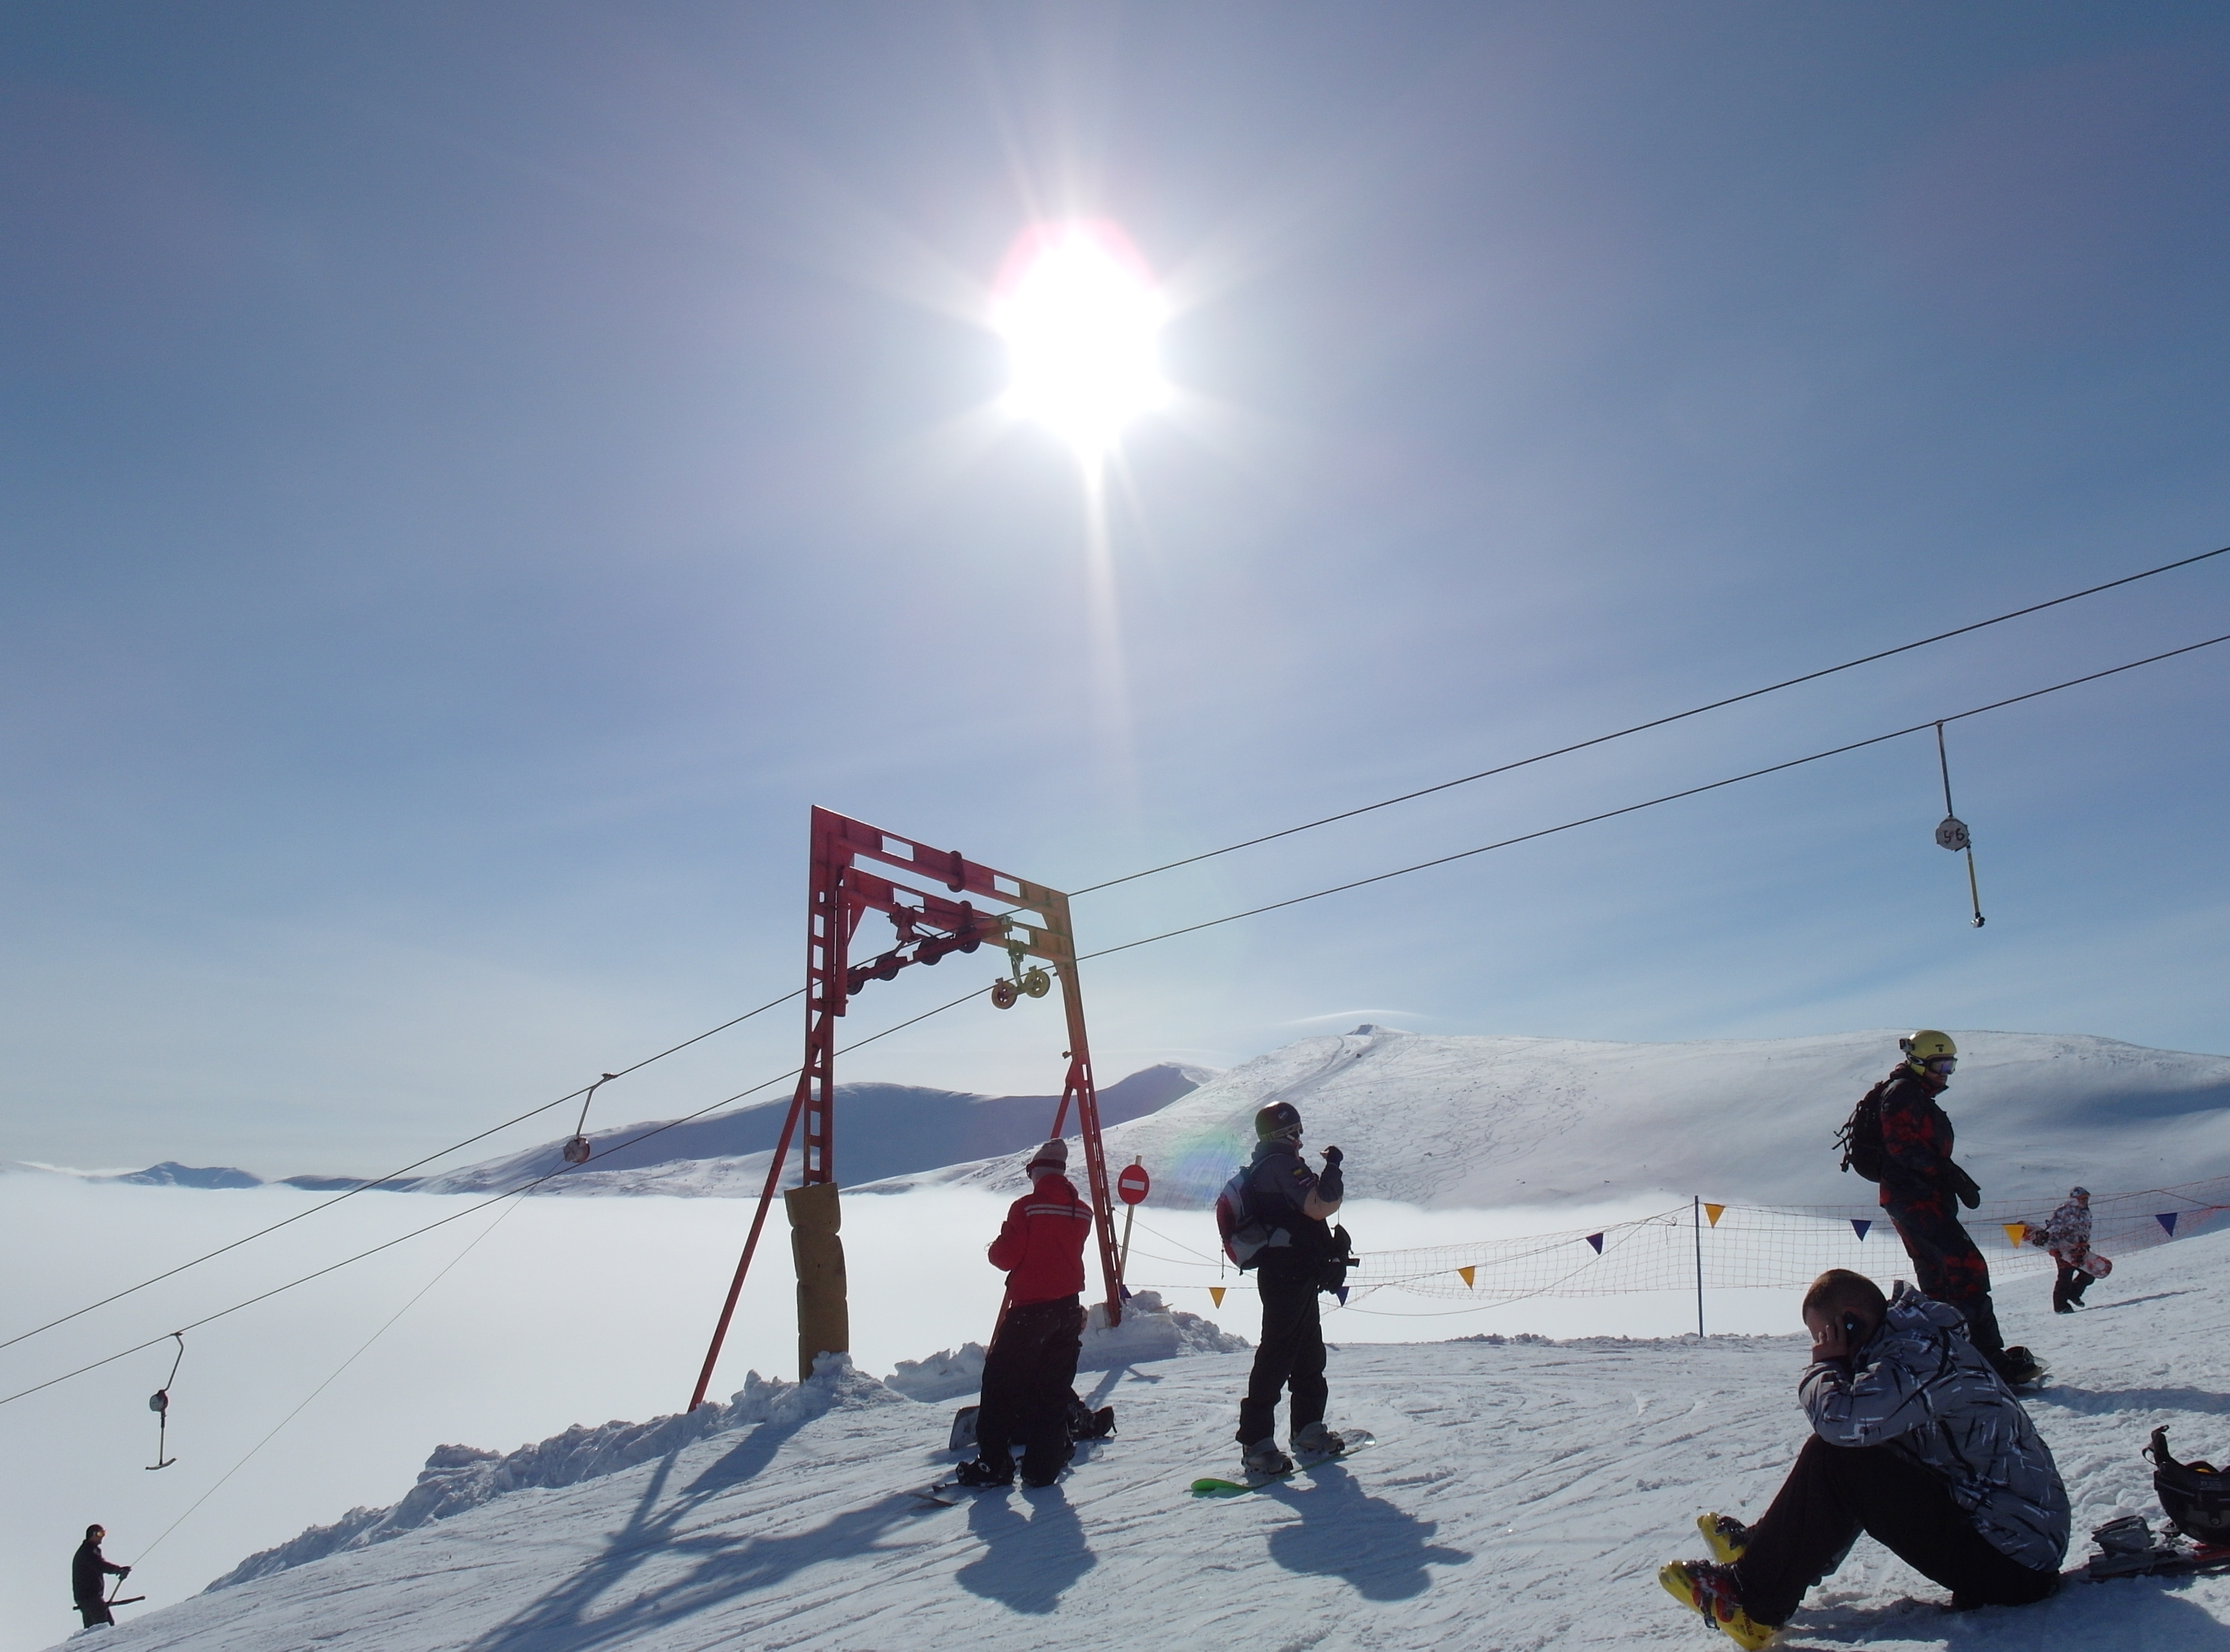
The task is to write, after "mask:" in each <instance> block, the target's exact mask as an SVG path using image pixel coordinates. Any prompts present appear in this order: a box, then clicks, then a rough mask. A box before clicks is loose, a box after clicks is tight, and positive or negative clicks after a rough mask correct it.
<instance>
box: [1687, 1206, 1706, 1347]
mask: <svg viewBox="0 0 2230 1652" xmlns="http://www.w3.org/2000/svg"><path fill="white" fill-rule="evenodd" d="M1689 1197H1690V1200H1691V1207H1690V1210H1689V1215H1690V1218H1692V1220H1693V1221H1694V1223H1695V1225H1696V1340H1698V1342H1701V1341H1702V1340H1704V1196H1703V1195H1702V1194H1701V1193H1693V1194H1691V1195H1690V1196H1689Z"/></svg>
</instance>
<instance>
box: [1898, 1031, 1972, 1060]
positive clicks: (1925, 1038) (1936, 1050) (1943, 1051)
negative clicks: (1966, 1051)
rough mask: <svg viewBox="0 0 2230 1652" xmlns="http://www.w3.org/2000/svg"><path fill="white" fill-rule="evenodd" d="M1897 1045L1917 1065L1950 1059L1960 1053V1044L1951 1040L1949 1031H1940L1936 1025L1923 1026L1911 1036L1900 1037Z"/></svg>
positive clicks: (1907, 1058) (1906, 1057)
mask: <svg viewBox="0 0 2230 1652" xmlns="http://www.w3.org/2000/svg"><path fill="white" fill-rule="evenodd" d="M1897 1047H1898V1049H1900V1050H1902V1051H1905V1059H1906V1060H1907V1061H1909V1062H1911V1064H1913V1065H1914V1066H1915V1067H1925V1066H1926V1065H1927V1064H1929V1063H1930V1062H1931V1061H1939V1060H1950V1059H1951V1058H1954V1057H1956V1056H1957V1055H1958V1053H1959V1046H1958V1045H1956V1044H1954V1043H1952V1042H1951V1035H1950V1033H1948V1032H1937V1030H1936V1029H1935V1028H1934V1027H1923V1028H1921V1029H1920V1031H1919V1032H1916V1033H1914V1034H1913V1035H1912V1036H1911V1038H1899V1039H1898V1041H1897Z"/></svg>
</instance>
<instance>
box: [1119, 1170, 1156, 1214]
mask: <svg viewBox="0 0 2230 1652" xmlns="http://www.w3.org/2000/svg"><path fill="white" fill-rule="evenodd" d="M1151 1186H1153V1183H1152V1182H1150V1181H1149V1180H1147V1179H1146V1167H1145V1166H1144V1165H1128V1166H1125V1167H1124V1171H1123V1173H1122V1174H1121V1175H1119V1176H1118V1177H1116V1178H1115V1192H1116V1194H1117V1196H1118V1197H1119V1198H1120V1199H1122V1201H1123V1202H1124V1203H1125V1205H1138V1204H1143V1203H1144V1202H1145V1198H1146V1192H1147V1190H1148V1189H1149V1188H1150V1187H1151Z"/></svg>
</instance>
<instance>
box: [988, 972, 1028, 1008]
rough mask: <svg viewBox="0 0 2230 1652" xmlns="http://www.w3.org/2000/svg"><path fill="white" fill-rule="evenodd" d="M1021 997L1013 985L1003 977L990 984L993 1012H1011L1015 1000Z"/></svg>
mask: <svg viewBox="0 0 2230 1652" xmlns="http://www.w3.org/2000/svg"><path fill="white" fill-rule="evenodd" d="M1021 996H1022V994H1021V993H1018V992H1017V991H1016V990H1015V983H1014V982H1012V981H1010V980H1007V979H1006V977H1005V976H1003V975H1002V976H1001V977H1000V978H999V979H998V980H995V981H993V982H992V983H991V1007H992V1008H993V1009H995V1010H1011V1009H1012V1008H1014V1007H1015V1000H1016V999H1017V998H1019V997H1021Z"/></svg>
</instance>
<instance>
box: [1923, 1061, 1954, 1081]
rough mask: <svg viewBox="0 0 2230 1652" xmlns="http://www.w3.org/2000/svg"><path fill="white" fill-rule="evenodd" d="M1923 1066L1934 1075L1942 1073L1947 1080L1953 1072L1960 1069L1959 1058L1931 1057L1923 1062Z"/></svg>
mask: <svg viewBox="0 0 2230 1652" xmlns="http://www.w3.org/2000/svg"><path fill="white" fill-rule="evenodd" d="M1921 1065H1923V1066H1924V1067H1925V1068H1927V1069H1928V1070H1929V1071H1930V1072H1932V1073H1942V1074H1943V1076H1944V1077H1946V1078H1949V1077H1950V1076H1951V1074H1952V1072H1953V1071H1954V1070H1956V1068H1957V1067H1958V1065H1959V1057H1956V1056H1930V1057H1928V1059H1927V1060H1926V1061H1924V1062H1923V1063H1922V1064H1921Z"/></svg>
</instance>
